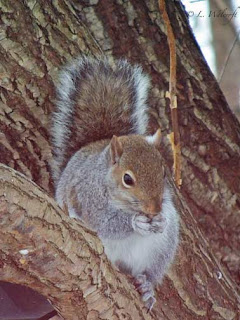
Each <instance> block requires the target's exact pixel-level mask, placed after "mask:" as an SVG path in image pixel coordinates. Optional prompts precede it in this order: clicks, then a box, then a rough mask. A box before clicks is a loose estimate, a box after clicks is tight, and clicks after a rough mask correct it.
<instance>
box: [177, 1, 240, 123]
mask: <svg viewBox="0 0 240 320" xmlns="http://www.w3.org/2000/svg"><path fill="white" fill-rule="evenodd" d="M182 3H183V4H184V6H185V9H186V11H187V13H188V16H189V20H190V24H191V27H192V29H193V33H194V34H195V37H196V39H197V41H198V43H199V45H200V48H201V50H202V53H203V55H204V56H205V59H206V60H207V62H208V65H209V67H210V69H211V70H212V72H213V74H214V75H215V77H216V79H217V80H218V83H219V85H220V87H221V89H222V91H223V93H224V95H225V97H226V99H227V101H228V104H229V106H230V108H231V109H232V111H233V112H234V113H235V115H236V116H237V118H238V120H239V121H240V41H239V34H240V0H182Z"/></svg>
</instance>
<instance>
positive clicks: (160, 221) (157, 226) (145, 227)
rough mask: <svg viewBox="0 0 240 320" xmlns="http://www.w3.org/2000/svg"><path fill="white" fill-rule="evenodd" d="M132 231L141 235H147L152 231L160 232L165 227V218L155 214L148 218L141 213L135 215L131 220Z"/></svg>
mask: <svg viewBox="0 0 240 320" xmlns="http://www.w3.org/2000/svg"><path fill="white" fill-rule="evenodd" d="M132 225H133V229H134V231H136V232H138V233H140V234H141V235H149V234H152V233H159V232H160V233H161V232H163V230H164V229H165V226H166V219H164V218H162V217H160V216H157V217H154V218H153V219H150V218H148V217H146V216H143V215H136V216H134V218H133V221H132Z"/></svg>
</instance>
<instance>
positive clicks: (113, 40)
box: [0, 0, 240, 320]
mask: <svg viewBox="0 0 240 320" xmlns="http://www.w3.org/2000/svg"><path fill="white" fill-rule="evenodd" d="M168 12H169V16H170V19H171V22H172V25H173V29H174V32H175V37H176V39H177V56H178V61H177V62H178V70H177V81H178V85H177V89H178V92H177V94H178V107H179V109H178V110H179V111H178V112H179V125H180V134H181V141H182V157H183V159H182V161H183V173H182V179H183V185H182V188H181V195H179V197H180V198H179V199H180V200H181V201H179V204H178V205H179V207H180V208H182V212H183V214H182V242H181V245H180V249H179V253H178V257H177V259H176V265H175V267H174V268H173V269H172V271H171V272H170V273H169V277H168V278H166V279H165V280H164V283H163V285H162V286H161V288H160V289H159V291H158V302H157V306H156V308H155V309H154V314H153V315H146V314H145V313H143V312H144V311H142V307H141V303H140V302H139V301H138V298H136V296H137V295H136V293H135V291H134V290H133V289H132V288H130V285H129V284H128V281H127V280H126V279H125V277H124V276H122V275H119V274H116V272H115V271H113V270H112V269H111V267H110V266H109V264H108V262H107V261H106V260H105V257H104V256H103V254H102V247H101V245H100V244H99V242H98V240H96V238H95V236H94V235H92V234H91V233H89V232H88V231H86V230H85V229H82V228H80V227H79V226H78V225H77V224H76V223H75V222H73V221H70V219H68V218H67V217H63V216H62V213H60V212H59V211H58V209H57V208H56V206H55V204H54V203H53V201H52V200H50V199H49V198H47V196H46V195H43V193H41V192H40V190H39V188H38V187H37V186H36V185H35V186H33V185H32V184H31V183H30V182H29V181H25V179H23V177H20V178H19V176H18V175H16V174H15V173H14V174H12V173H11V171H10V170H9V169H6V168H2V169H1V174H0V177H1V179H2V181H1V188H3V189H2V190H1V192H2V193H1V195H0V197H1V198H0V199H1V213H2V214H3V216H2V219H3V222H2V226H1V241H3V240H4V241H3V242H1V243H4V244H5V245H4V246H3V248H2V245H1V246H0V248H1V255H2V260H1V261H3V263H2V264H1V266H2V267H3V265H4V272H3V271H0V277H1V279H2V280H8V281H13V282H19V283H20V282H21V283H23V282H24V283H25V284H28V285H29V286H31V287H32V288H35V289H37V290H38V291H39V292H42V293H43V294H44V295H45V296H47V297H49V298H50V299H51V301H52V302H53V304H54V306H56V307H57V308H59V310H61V313H62V314H63V315H64V316H65V317H66V315H67V312H68V311H69V310H70V309H68V308H72V307H73V309H72V310H73V313H71V315H72V316H71V317H69V316H68V317H66V319H98V318H100V319H101V318H102V319H115V318H116V319H148V318H149V319H151V317H152V318H153V319H227V320H229V319H237V317H238V310H239V296H238V294H237V292H236V290H237V286H236V283H240V275H239V269H240V254H239V238H240V228H239V226H240V218H239V216H240V201H239V195H240V169H239V168H240V166H239V163H240V129H239V128H240V127H239V123H238V122H237V120H236V118H235V117H234V116H233V115H232V113H231V111H230V110H229V108H228V106H227V103H226V100H225V98H224V96H223V95H222V92H221V91H220V89H219V87H218V85H217V83H216V80H215V79H214V77H213V75H212V74H211V72H210V71H209V69H208V67H207V65H206V63H205V61H204V59H203V57H202V55H201V53H200V51H199V48H198V46H197V45H196V43H195V42H194V39H193V37H192V34H191V32H190V29H189V25H188V22H187V20H186V17H185V15H184V13H183V12H182V9H181V8H180V7H179V2H175V1H169V2H168ZM0 24H1V29H0V30H1V31H0V40H1V41H0V75H1V77H0V98H1V100H0V131H1V133H0V143H1V144H0V161H1V162H3V163H5V164H7V165H8V166H10V167H12V168H14V169H16V170H18V171H20V172H22V173H24V174H25V175H26V176H27V177H29V178H30V179H31V180H33V181H34V182H35V183H37V185H39V186H41V187H42V188H43V189H44V190H45V191H46V192H48V193H49V194H50V195H52V194H53V186H52V180H51V176H50V172H49V163H50V161H51V159H52V155H51V148H50V142H49V128H50V125H49V118H50V116H49V115H50V113H51V111H52V110H53V105H54V97H55V94H54V83H56V81H57V74H58V71H59V66H60V65H62V64H63V63H65V62H66V61H68V60H70V59H71V57H75V56H77V55H78V54H80V53H85V54H93V55H98V54H105V55H108V56H109V57H110V58H112V57H114V58H118V57H122V56H124V57H127V58H128V59H129V60H130V61H131V62H133V63H136V62H137V63H140V64H141V65H142V66H143V68H144V69H145V70H146V72H148V73H149V74H150V75H151V78H152V85H153V86H152V90H151V94H150V98H149V103H150V105H151V116H152V118H151V127H150V130H153V131H154V130H155V129H156V128H157V127H158V125H160V126H161V129H162V133H163V135H165V136H166V135H167V134H168V133H169V132H170V127H171V124H170V123H169V119H170V109H169V106H168V100H167V99H166V98H165V91H167V88H168V81H169V52H168V45H167V38H166V34H165V33H166V31H165V30H164V27H163V22H162V19H161V17H160V14H159V9H158V3H157V1H154V0H144V1H136V0H129V1H122V0H115V1H110V0H105V1H97V0H91V1H78V0H72V1H64V0H56V1H46V0H45V1H44V0H39V1H31V0H29V1H17V0H0ZM163 155H164V157H165V160H166V162H167V164H168V166H169V167H170V168H171V166H172V157H171V147H170V144H169V142H168V140H167V139H164V147H163ZM4 177H5V178H4ZM4 179H5V180H4ZM11 179H12V180H13V181H12V180H11ZM8 188H9V189H8ZM31 201H32V202H31ZM28 203H32V204H31V205H29V204H28ZM28 206H29V207H28ZM7 212H8V213H10V214H7ZM21 219H22V220H21ZM21 223H22V224H21ZM12 225H16V227H17V229H16V232H14V231H13V230H15V229H14V228H13V227H12ZM21 226H22V227H21ZM28 228H29V229H28ZM51 228H52V229H51ZM27 230H30V231H27ZM46 240H47V241H46ZM79 242H80V245H79V246H78V243H79ZM36 244H42V245H41V246H39V247H38V246H37V245H36ZM91 246H93V248H92V247H91ZM99 246H100V247H101V249H99V248H100V247H99ZM71 247H72V249H71ZM13 248H16V249H14V251H13ZM22 248H23V249H25V248H30V249H31V250H33V253H32V254H30V255H29V257H30V258H29V257H28V259H30V261H29V262H26V263H25V262H24V261H25V260H26V259H27V258H26V259H25V258H21V257H20V254H19V250H21V249H22ZM78 248H81V250H80V251H82V250H83V254H82V253H81V252H80V253H79V252H78ZM209 248H211V249H209ZM31 250H30V251H31ZM84 250H87V253H86V255H87V256H86V257H85V253H84V252H85V251H84ZM211 252H213V255H212V253H211ZM48 253H51V254H48ZM69 256H70V258H69ZM214 256H216V257H217V259H215V257H214ZM39 257H41V259H39ZM52 257H55V259H56V260H55V259H54V260H53V259H52ZM21 259H23V261H22V262H23V263H21V262H20V260H21ZM44 261H45V262H44ZM48 261H49V263H46V262H48ZM84 263H86V265H85V264H84ZM87 263H88V264H89V265H87ZM49 265H50V266H51V265H52V266H53V268H52V269H51V268H49ZM48 268H49V269H48ZM101 268H103V269H101ZM105 268H106V270H108V271H107V272H106V274H105V273H104V276H98V275H99V274H100V275H101V274H103V270H105ZM53 270H54V272H53ZM82 270H84V272H83V271H82ZM82 272H83V273H82ZM229 272H230V273H231V276H232V277H233V279H234V281H235V283H234V282H232V281H231V279H230V278H229ZM81 274H84V277H86V278H87V280H86V278H84V277H83V279H82V278H81ZM93 274H94V275H95V276H93ZM19 275H21V276H19ZM16 276H17V277H16ZM108 277H109V278H108ZM7 278H8V279H7ZM218 278H221V279H218ZM93 279H94V280H93ZM101 279H102V280H101ZM109 279H110V280H109ZM84 281H86V284H85V287H84ZM111 281H113V283H114V284H112V282H111ZM74 285H76V288H77V289H76V292H75V291H74V288H75V286H74ZM91 285H92V287H91ZM89 288H90V289H89ZM85 290H87V291H85ZM91 290H92V291H91ZM59 292H60V293H59ZM85 292H87V294H86V293H85ZM99 292H100V293H99ZM106 292H107V294H106V296H105V293H106ZM108 292H110V293H109V294H110V298H108ZM114 294H115V295H114ZM64 297H65V298H64ZM66 297H67V298H66ZM82 297H84V299H82ZM88 297H89V299H90V302H88V300H87V299H88ZM121 297H122V298H121ZM95 298H96V300H94V299H95ZM91 299H92V300H91ZM101 299H103V300H101ZM118 299H120V302H118ZM60 301H61V302H60ZM94 301H96V304H97V306H93V307H91V306H89V305H90V304H92V303H93V302H94ZM68 302H69V305H67V303H68ZM62 303H63V304H62ZM102 305H103V306H102ZM77 306H78V307H77ZM63 307H64V308H65V310H66V313H65V314H64V312H65V311H64V310H63ZM74 308H75V309H74ZM77 308H80V310H81V311H80V313H79V309H77ZM75 310H78V311H76V312H78V313H77V314H75V313H74V312H75ZM107 310H110V311H109V314H108V313H104V312H108V311H107ZM116 310H118V311H116ZM69 312H70V311H69ZM111 312H112V313H111ZM84 316H85V318H84ZM81 317H82V318H81ZM114 317H115V318H114Z"/></svg>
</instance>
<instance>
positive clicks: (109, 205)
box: [53, 58, 179, 309]
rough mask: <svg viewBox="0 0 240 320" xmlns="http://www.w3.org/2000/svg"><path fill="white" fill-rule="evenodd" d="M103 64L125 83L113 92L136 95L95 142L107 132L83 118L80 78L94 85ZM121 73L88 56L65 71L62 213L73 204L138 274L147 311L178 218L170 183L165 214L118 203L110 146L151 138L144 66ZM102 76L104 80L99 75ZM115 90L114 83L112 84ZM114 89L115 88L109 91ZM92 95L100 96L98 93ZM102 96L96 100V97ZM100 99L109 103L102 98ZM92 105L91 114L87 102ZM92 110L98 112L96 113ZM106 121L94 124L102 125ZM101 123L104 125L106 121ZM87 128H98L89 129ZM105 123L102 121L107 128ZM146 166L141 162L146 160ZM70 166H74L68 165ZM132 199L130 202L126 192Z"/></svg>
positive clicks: (57, 141)
mask: <svg viewBox="0 0 240 320" xmlns="http://www.w3.org/2000/svg"><path fill="white" fill-rule="evenodd" d="M101 63H103V64H104V67H103V66H102V67H103V68H106V70H105V71H104V72H105V73H106V75H110V77H112V76H113V74H114V77H117V78H116V81H115V85H116V84H118V85H116V86H114V85H113V86H112V90H115V89H116V94H118V93H119V91H118V89H117V87H118V86H121V85H124V86H125V89H124V90H130V89H131V90H134V95H133V97H134V98H133V99H127V98H125V99H124V98H121V97H120V98H119V99H120V104H119V105H118V106H114V108H118V111H116V110H115V109H114V110H115V111H116V113H114V112H115V111H112V113H111V115H109V114H107V116H112V121H115V120H117V117H116V116H117V114H118V118H119V117H120V118H121V112H122V115H124V116H123V117H122V122H121V121H120V122H116V123H115V124H114V125H115V127H114V126H113V127H109V129H111V130H112V131H111V132H109V133H108V135H109V136H107V137H106V136H105V134H104V136H103V137H101V135H100V138H101V139H100V141H97V142H92V141H91V139H92V136H91V137H90V138H89V137H88V139H87V138H86V135H87V134H88V130H90V129H91V130H92V128H93V126H96V127H97V128H99V124H96V123H95V122H94V123H88V124H86V123H83V122H84V121H83V120H84V119H86V118H84V116H83V117H81V114H80V112H82V111H80V110H78V111H76V110H75V109H74V108H78V106H76V92H77V91H78V88H76V83H80V86H81V79H78V81H77V80H76V77H78V76H79V74H82V72H86V73H87V75H90V78H89V79H90V80H91V81H94V80H93V78H92V77H93V74H92V71H93V70H95V71H96V70H99V68H98V66H99V64H101ZM89 65H90V66H91V67H89V68H90V69H91V68H93V70H92V71H91V72H90V71H89V70H90V69H89V68H87V67H86V66H89ZM102 67H101V68H102ZM84 68H86V70H85V69H84ZM115 68H116V69H115V71H114V73H113V69H112V68H111V67H110V66H109V65H108V64H107V62H106V61H105V60H104V61H103V62H99V61H95V60H88V59H86V58H84V59H80V60H76V61H75V63H74V64H73V65H71V66H69V67H68V68H67V69H65V71H64V72H63V74H62V79H63V80H62V82H61V83H62V84H61V86H60V88H59V89H58V91H59V96H60V99H59V102H58V109H57V112H56V113H55V116H54V129H53V134H54V148H55V149H54V150H55V152H56V163H57V164H56V167H55V168H54V172H55V180H56V199H57V202H58V204H59V205H60V206H61V207H62V208H63V207H65V206H66V207H67V209H68V211H69V214H70V216H71V217H74V218H77V219H80V220H82V221H83V222H84V223H85V224H86V225H87V226H88V227H89V228H90V229H92V230H94V231H96V232H97V234H98V236H99V237H100V239H101V240H102V242H103V245H104V248H105V252H106V254H107V256H108V258H109V259H110V260H111V261H112V263H113V264H115V265H116V266H118V267H119V268H120V270H122V271H123V272H127V273H130V274H131V275H132V276H134V277H135V278H136V279H137V281H138V282H139V287H138V289H139V291H140V293H141V294H142V298H143V300H144V301H145V303H146V306H147V307H148V308H149V309H151V308H152V306H153V304H154V302H155V298H154V291H153V287H154V285H155V284H156V283H159V282H161V280H162V278H163V276H164V274H165V272H166V270H167V267H168V266H169V264H170V263H171V262H172V260H173V258H174V255H175V252H176V248H177V245H178V233H179V230H178V229H179V226H178V214H177V212H176V209H175V207H174V204H173V201H172V195H171V192H170V189H169V186H168V184H167V183H165V185H164V192H163V203H162V211H161V212H160V213H159V214H158V215H157V216H155V217H154V218H152V219H149V218H147V217H146V216H145V215H143V214H142V213H141V212H139V208H137V207H136V208H134V207H133V206H131V207H130V206H129V207H128V205H127V204H126V202H125V203H124V202H122V201H121V197H120V200H119V201H117V199H116V195H118V193H119V195H121V194H120V191H119V190H116V185H115V184H112V183H111V179H112V176H111V170H110V163H111V158H110V157H111V156H110V146H109V142H110V139H111V138H112V135H113V134H117V135H122V134H125V135H126V134H130V133H133V132H134V133H139V134H140V133H141V134H142V133H146V131H147V115H146V105H145V101H146V94H147V92H146V91H147V88H148V85H149V82H148V78H147V77H146V76H145V75H143V73H142V69H141V68H140V67H132V66H130V65H129V63H127V62H126V61H120V62H117V63H116V67H115ZM80 71H81V72H80ZM87 75H86V74H82V76H83V77H84V79H85V80H84V81H89V79H88V80H86V79H87ZM95 77H96V79H97V77H98V74H97V73H96V75H95ZM105 80H106V79H105ZM111 80H112V78H111ZM99 81H100V82H101V81H103V77H101V76H100V80H99ZM123 82H125V83H124V84H123ZM126 82H127V86H126ZM102 84H103V83H102ZM107 86H110V83H108V84H107ZM85 88H91V86H89V85H88V83H87V86H85ZM108 89H109V87H108V88H107V89H106V90H108ZM126 92H127V91H126ZM80 93H81V88H80ZM91 94H94V93H93V92H91ZM129 94H130V93H129ZM73 97H75V100H74V99H73ZM107 97H108V95H107V96H106V98H107ZM94 98H95V97H94V96H93V97H92V99H94ZM97 98H99V99H100V100H101V99H102V97H100V96H99V95H98V96H97ZM79 99H81V98H79ZM79 101H80V100H79ZM126 101H132V102H133V105H128V104H126V103H125V102H126ZM80 103H82V101H80ZM108 103H109V107H111V108H112V106H111V101H109V102H108V101H106V104H105V106H108ZM96 104H97V101H96V102H94V103H93V106H96ZM93 106H91V107H93ZM100 107H103V104H102V102H101V101H100V106H97V107H96V108H100ZM84 108H85V111H86V110H87V109H86V105H84ZM126 110H127V114H128V115H129V112H130V119H131V121H130V126H129V124H128V125H126V119H124V117H125V111H126ZM76 112H78V120H77V121H78V125H80V127H78V128H76V127H75V125H76V122H75V124H72V121H73V118H74V116H75V115H76ZM86 112H89V113H90V112H91V109H89V110H88V111H86ZM119 112H120V114H119ZM87 116H89V115H87ZM83 118H84V119H83ZM98 120H99V119H94V121H98ZM100 120H102V118H101V117H100ZM82 121H83V122H82ZM81 124H82V127H81ZM87 125H88V126H89V127H90V129H88V128H86V126H87ZM103 125H104V124H103V123H101V126H103ZM120 126H122V127H120ZM73 129H74V130H75V131H74V135H75V136H77V137H78V140H79V141H78V142H79V143H78V147H79V146H80V147H79V150H78V151H76V152H75V153H73V154H71V152H72V151H73V150H74V149H73V148H72V149H71V150H72V151H71V152H70V153H69V151H68V146H67V144H68V143H70V142H71V141H70V139H71V137H72V135H73V132H72V131H71V130H73ZM83 130H84V132H83ZM98 130H99V129H98ZM103 138H106V139H103ZM84 139H85V140H84ZM86 139H87V140H86ZM148 140H149V141H148ZM74 141H75V140H74ZM147 141H148V143H149V144H152V142H153V141H154V138H152V137H148V138H147ZM61 150H62V153H61ZM66 157H67V158H66ZM66 159H67V160H66ZM139 161H141V155H140V159H139ZM64 162H66V165H65V166H64V165H63V163H64ZM114 188H115V190H113V189H114ZM113 194H114V196H113ZM125 196H126V197H127V195H126V194H125Z"/></svg>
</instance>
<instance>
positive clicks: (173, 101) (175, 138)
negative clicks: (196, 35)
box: [159, 0, 182, 187]
mask: <svg viewBox="0 0 240 320" xmlns="http://www.w3.org/2000/svg"><path fill="white" fill-rule="evenodd" d="M159 8H160V12H161V14H162V17H163V21H164V23H165V25H166V29H167V39H168V45H169V52H170V80H169V92H167V94H166V96H167V97H168V98H169V99H170V107H171V119H172V130H173V132H172V133H171V135H170V141H171V144H172V149H173V160H174V165H173V166H174V180H175V182H176V184H177V186H178V187H180V186H181V184H182V179H181V147H180V133H179V126H178V115H177V95H176V91H177V89H176V66H177V56H176V40H175V36H174V33H173V30H172V26H171V22H170V20H169V17H168V14H167V10H166V4H165V0H159Z"/></svg>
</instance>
